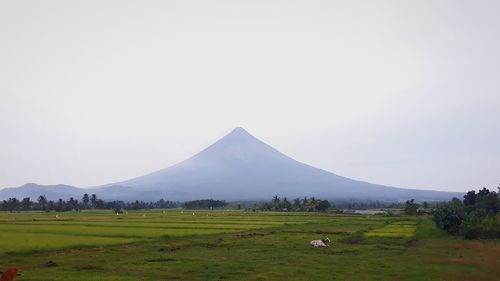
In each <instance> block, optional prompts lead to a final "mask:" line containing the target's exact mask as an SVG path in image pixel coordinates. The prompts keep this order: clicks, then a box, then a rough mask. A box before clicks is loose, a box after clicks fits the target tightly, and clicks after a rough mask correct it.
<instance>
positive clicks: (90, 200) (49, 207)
mask: <svg viewBox="0 0 500 281" xmlns="http://www.w3.org/2000/svg"><path fill="white" fill-rule="evenodd" d="M179 206H180V204H179V202H174V201H168V200H164V199H160V200H158V201H156V202H144V201H139V200H136V201H133V202H124V201H120V200H115V201H104V200H102V199H100V198H98V197H97V195H95V194H90V195H89V194H84V195H83V197H82V198H81V200H80V201H79V200H77V199H75V198H73V197H71V198H69V199H68V200H64V199H58V200H48V199H47V197H46V196H45V195H40V196H39V197H38V198H37V200H36V201H32V200H31V198H30V197H25V198H23V199H21V200H19V199H17V198H15V197H13V198H9V199H8V200H3V201H1V202H0V210H1V211H10V212H17V211H57V212H65V211H78V210H88V209H108V210H114V211H115V212H120V211H121V210H139V209H156V208H165V209H166V208H178V207H179Z"/></svg>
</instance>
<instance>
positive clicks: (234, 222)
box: [0, 210, 500, 280]
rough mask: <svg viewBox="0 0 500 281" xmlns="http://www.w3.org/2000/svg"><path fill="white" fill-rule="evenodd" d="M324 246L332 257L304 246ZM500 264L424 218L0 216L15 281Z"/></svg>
mask: <svg viewBox="0 0 500 281" xmlns="http://www.w3.org/2000/svg"><path fill="white" fill-rule="evenodd" d="M324 237H329V238H330V239H331V240H332V241H333V244H332V246H331V247H330V248H323V249H317V248H316V249H314V248H311V247H310V246H309V241H310V240H312V239H319V238H324ZM498 257H500V243H498V241H466V240H462V239H459V238H454V237H450V236H448V235H447V234H445V233H443V232H441V231H439V230H438V229H436V228H435V226H434V224H433V223H432V222H431V221H430V219H429V218H415V217H380V216H340V215H331V214H310V213H271V212H270V213H245V212H235V211H233V212H227V211H225V212H223V211H216V212H206V211H205V212H199V211H194V215H193V211H190V212H187V211H184V212H182V213H181V211H180V210H175V211H166V212H163V211H154V212H130V213H128V214H121V215H119V216H116V215H112V214H110V213H109V212H81V213H63V214H59V216H58V217H57V218H56V217H55V214H54V213H19V214H11V213H0V270H4V269H5V268H7V267H10V266H16V267H18V268H19V269H20V270H21V273H22V275H21V276H19V278H18V280H499V276H500V259H499V258H498ZM48 261H52V262H54V263H55V264H56V266H54V264H47V262H48ZM50 265H52V266H50Z"/></svg>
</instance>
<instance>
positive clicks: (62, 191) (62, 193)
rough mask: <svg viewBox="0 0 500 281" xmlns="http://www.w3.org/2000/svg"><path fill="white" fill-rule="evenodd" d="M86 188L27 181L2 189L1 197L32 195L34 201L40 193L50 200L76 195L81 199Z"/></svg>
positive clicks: (20, 197) (75, 196)
mask: <svg viewBox="0 0 500 281" xmlns="http://www.w3.org/2000/svg"><path fill="white" fill-rule="evenodd" d="M84 191H85V190H83V189H81V188H77V187H74V186H70V185H64V184H57V185H38V184H36V183H27V184H25V185H22V186H20V187H10V188H4V189H1V190H0V199H8V198H11V197H16V198H17V199H22V198H25V197H30V198H31V200H32V201H36V200H37V199H38V197H39V196H40V195H45V197H47V199H49V200H57V199H59V198H62V199H69V198H70V197H74V198H75V199H80V197H81V196H82V195H83V193H85V192H84Z"/></svg>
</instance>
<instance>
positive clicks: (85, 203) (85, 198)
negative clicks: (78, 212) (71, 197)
mask: <svg viewBox="0 0 500 281" xmlns="http://www.w3.org/2000/svg"><path fill="white" fill-rule="evenodd" d="M89 202H90V198H89V195H88V194H87V193H85V194H83V197H82V203H83V208H84V209H87V208H88V207H89Z"/></svg>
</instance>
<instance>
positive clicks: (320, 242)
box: [309, 238, 331, 248]
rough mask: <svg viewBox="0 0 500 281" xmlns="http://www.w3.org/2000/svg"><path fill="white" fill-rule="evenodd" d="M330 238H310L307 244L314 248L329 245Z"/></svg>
mask: <svg viewBox="0 0 500 281" xmlns="http://www.w3.org/2000/svg"><path fill="white" fill-rule="evenodd" d="M330 242H331V241H330V239H329V238H325V239H319V240H312V241H311V242H310V243H309V244H310V245H311V246H313V247H314V248H316V247H330Z"/></svg>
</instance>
